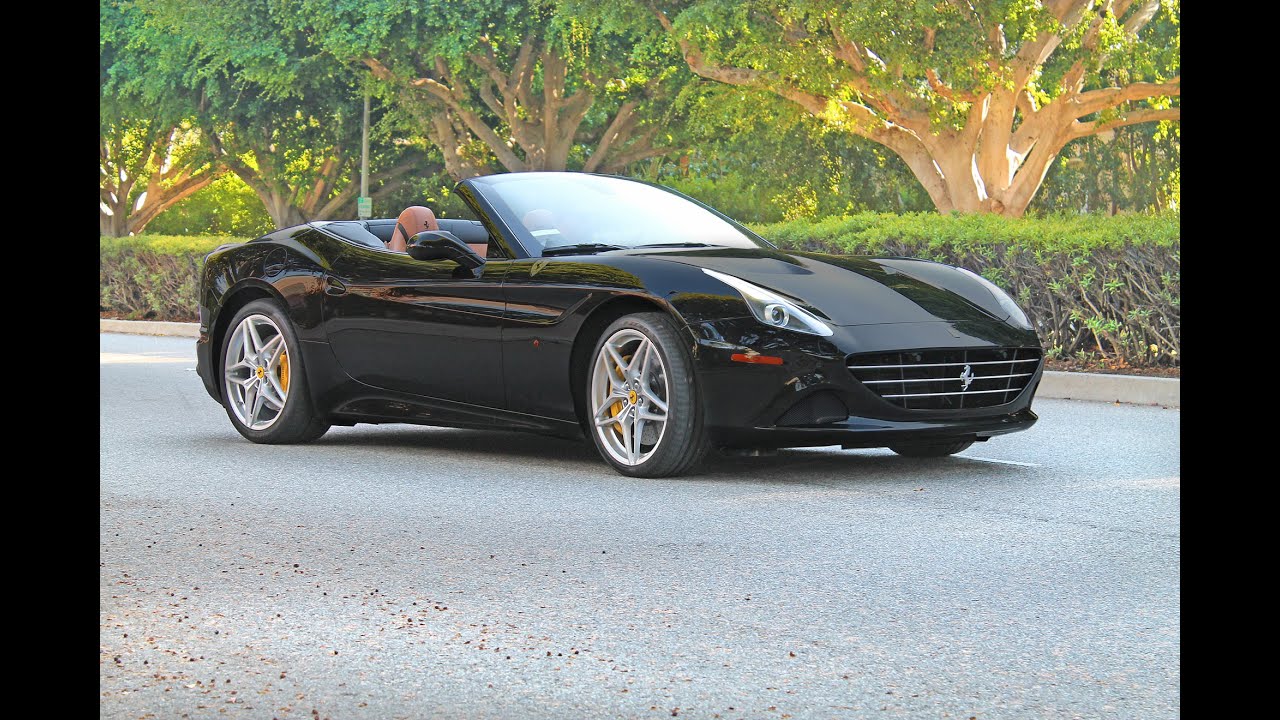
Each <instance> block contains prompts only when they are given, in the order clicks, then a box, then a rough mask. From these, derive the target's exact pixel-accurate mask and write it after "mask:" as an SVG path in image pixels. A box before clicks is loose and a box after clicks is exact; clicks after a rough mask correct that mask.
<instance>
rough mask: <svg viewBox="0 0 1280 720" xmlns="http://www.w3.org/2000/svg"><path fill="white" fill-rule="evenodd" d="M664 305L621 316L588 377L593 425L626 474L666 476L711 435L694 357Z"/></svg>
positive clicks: (690, 463)
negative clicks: (705, 421) (658, 310)
mask: <svg viewBox="0 0 1280 720" xmlns="http://www.w3.org/2000/svg"><path fill="white" fill-rule="evenodd" d="M678 333H679V331H678V330H677V328H676V327H675V325H674V324H673V323H672V322H671V320H670V319H669V318H668V317H667V316H666V315H663V314H662V313H639V314H636V315H628V316H626V317H623V318H620V319H618V320H616V321H615V322H614V323H613V324H612V325H610V326H609V327H608V328H606V329H605V331H604V334H603V335H601V337H600V340H599V341H598V342H597V343H596V347H595V352H594V353H593V355H592V357H593V358H594V360H593V361H592V363H591V367H590V370H589V371H588V375H587V378H586V382H587V411H588V412H589V413H590V416H589V417H588V418H587V427H588V430H589V434H590V435H591V439H592V441H594V442H595V445H596V449H597V450H599V451H600V455H601V456H602V457H603V458H604V459H605V461H606V462H608V463H609V464H610V465H612V466H613V468H614V469H615V470H617V471H618V472H620V473H622V474H623V475H631V476H634V477H666V476H669V475H679V474H681V473H683V472H687V471H688V470H690V469H691V468H693V467H694V466H696V465H697V464H698V463H699V462H700V461H701V460H702V458H703V456H705V455H706V452H707V448H708V447H709V446H710V441H709V440H708V437H707V431H706V428H705V427H703V420H702V409H701V404H700V401H699V397H698V388H697V382H696V378H695V376H694V372H693V358H692V357H691V356H690V354H689V351H688V350H687V349H686V348H685V347H684V346H683V345H682V344H681V343H680V337H679V334H678Z"/></svg>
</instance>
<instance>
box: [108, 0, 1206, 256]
mask: <svg viewBox="0 0 1280 720" xmlns="http://www.w3.org/2000/svg"><path fill="white" fill-rule="evenodd" d="M100 11H101V13H100V14H101V20H100V24H101V52H100V62H101V86H102V93H101V133H100V147H101V166H100V179H101V183H100V190H101V193H100V210H101V219H102V233H103V234H104V235H121V234H130V233H137V232H141V231H142V230H143V229H144V228H145V227H146V226H147V225H148V224H149V223H151V222H152V221H153V220H154V219H155V218H156V217H157V216H158V215H159V214H160V213H162V212H164V211H166V210H168V209H169V208H172V207H174V206H175V205H178V206H181V205H180V203H182V202H183V201H184V200H186V199H188V198H190V197H191V196H192V195H195V194H198V193H206V192H207V193H215V192H216V194H217V195H218V197H222V198H226V197H229V196H228V193H235V192H241V191H243V192H244V193H251V194H252V197H255V198H256V199H257V201H258V202H259V203H260V204H261V206H262V208H263V212H264V213H265V214H266V215H267V216H269V218H270V221H271V223H272V224H274V225H276V226H285V225H289V224H293V223H297V222H301V221H303V220H308V219H320V218H334V217H350V216H352V215H354V209H355V203H354V200H355V196H356V194H357V192H358V187H359V182H358V172H359V158H360V131H361V115H362V110H363V100H364V97H365V96H366V95H370V96H371V97H372V121H373V125H372V133H371V169H372V183H371V190H372V194H373V195H374V197H375V198H378V199H380V200H379V202H382V200H386V201H387V202H396V203H410V202H415V201H416V202H426V201H427V198H428V197H430V198H437V197H439V199H440V200H441V201H444V200H445V199H446V198H447V187H445V186H446V185H447V184H448V183H449V182H451V181H456V180H459V179H463V178H466V177H471V176H474V175H479V174H486V173H492V172H503V171H521V170H566V169H567V170H585V171H589V172H605V173H624V174H630V175H635V176H641V177H645V178H647V179H651V180H656V181H659V182H664V183H667V184H671V185H674V186H676V187H677V188H680V189H682V190H684V191H686V192H689V193H691V194H693V195H694V196H695V197H698V198H700V199H703V200H704V201H707V202H710V203H711V204H713V205H718V206H722V207H724V208H725V209H726V210H728V211H730V212H731V213H732V214H735V215H736V216H738V217H742V218H743V219H745V220H751V221H762V220H776V219H783V218H794V217H806V216H815V215H827V214H840V213H849V212H859V211H863V210H893V211H898V212H906V211H917V210H925V209H930V208H932V209H936V210H938V211H941V212H949V211H959V212H991V213H999V214H1005V215H1013V216H1017V215H1021V214H1023V213H1025V212H1027V211H1028V210H1029V209H1030V210H1033V211H1037V212H1039V211H1043V210H1069V211H1082V210H1089V211H1104V212H1116V211H1119V210H1124V209H1143V208H1159V207H1168V206H1170V205H1176V204H1177V202H1178V192H1177V183H1178V177H1179V174H1178V162H1179V159H1178V155H1179V142H1180V136H1179V131H1178V123H1177V121H1178V119H1179V117H1180V105H1179V100H1180V98H1179V95H1180V92H1181V82H1180V76H1179V72H1180V60H1179V57H1180V30H1179V4H1178V0H1105V1H1103V2H1099V1H1098V0H931V1H930V2H923V1H921V0H786V1H783V0H741V1H740V0H591V1H590V2H586V1H584V0H450V1H449V2H444V1H443V0H222V1H220V2H218V3H208V2H197V0H100ZM224 174H225V176H226V177H228V178H231V179H232V180H234V182H235V183H236V184H235V185H234V186H233V185H229V184H227V183H220V184H217V189H216V191H215V189H214V188H213V187H211V185H212V184H215V181H216V180H217V179H218V178H219V177H222V176H223V175H224ZM1042 187H1043V188H1044V189H1043V190H1042V189H1041V188H1042ZM236 188H242V190H237V189H236ZM441 192H444V193H445V194H444V195H439V193H441ZM210 197H213V196H212V195H211V196H210ZM237 202H239V201H237ZM201 212H202V213H204V215H203V216H207V215H208V213H207V212H205V211H201ZM245 222H248V221H245ZM241 224H243V223H241ZM249 224H250V225H252V224H253V223H252V222H249Z"/></svg>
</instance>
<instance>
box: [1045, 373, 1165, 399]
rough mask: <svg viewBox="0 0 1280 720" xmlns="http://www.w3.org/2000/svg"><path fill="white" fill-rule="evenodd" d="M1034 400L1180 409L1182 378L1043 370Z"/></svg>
mask: <svg viewBox="0 0 1280 720" xmlns="http://www.w3.org/2000/svg"><path fill="white" fill-rule="evenodd" d="M1036 397H1045V398H1059V399H1064V400H1097V401H1100V402H1122V403H1130V404H1132V405H1162V406H1164V407H1170V408H1181V407H1182V379H1181V378H1165V377H1144V376H1141V375H1107V374H1103V373H1083V372H1057V371H1054V370H1046V371H1045V372H1044V377H1042V378H1041V379H1040V389H1039V390H1037V391H1036Z"/></svg>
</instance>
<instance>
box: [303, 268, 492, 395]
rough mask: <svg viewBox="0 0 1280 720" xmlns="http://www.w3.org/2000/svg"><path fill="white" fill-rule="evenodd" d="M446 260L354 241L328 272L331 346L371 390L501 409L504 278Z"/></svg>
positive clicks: (327, 313)
mask: <svg viewBox="0 0 1280 720" xmlns="http://www.w3.org/2000/svg"><path fill="white" fill-rule="evenodd" d="M509 264H510V263H509V261H508V260H505V259H503V258H490V259H489V261H488V262H487V263H486V264H485V265H483V266H481V267H480V268H478V269H477V270H476V271H471V270H467V269H465V268H462V267H460V266H459V265H458V264H457V263H455V262H452V261H449V260H430V261H423V260H414V259H413V258H411V257H410V256H409V255H407V254H404V253H398V252H391V251H389V250H383V249H380V248H372V247H369V248H366V247H357V246H355V245H352V246H351V247H349V248H347V249H346V250H345V251H344V252H343V253H342V254H341V255H340V256H339V257H338V258H337V259H336V260H334V262H333V264H332V267H330V268H329V272H328V275H327V277H326V279H325V298H324V308H325V310H324V313H325V325H326V327H327V329H328V337H329V344H330V346H331V347H332V349H333V352H334V355H335V356H336V357H337V359H338V362H339V363H340V364H341V365H342V367H343V369H344V370H345V371H346V372H347V374H349V375H351V377H353V378H355V379H356V380H359V381H360V382H363V383H365V384H368V385H372V386H374V387H379V388H386V389H389V390H395V391H399V392H405V393H411V394H413V395H420V396H426V397H431V398H440V399H444V400H451V401H456V402H463V403H469V404H472V405H479V406H484V407H493V408H504V407H505V406H506V396H505V391H504V383H503V374H502V348H501V342H500V340H501V337H500V335H501V322H502V315H503V304H504V303H503V298H502V279H503V276H504V275H505V274H506V271H507V268H508V265H509Z"/></svg>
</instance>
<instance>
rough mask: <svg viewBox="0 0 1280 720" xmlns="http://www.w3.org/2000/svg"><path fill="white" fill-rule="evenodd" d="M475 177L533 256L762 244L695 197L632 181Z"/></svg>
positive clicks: (522, 175)
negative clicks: (664, 247)
mask: <svg viewBox="0 0 1280 720" xmlns="http://www.w3.org/2000/svg"><path fill="white" fill-rule="evenodd" d="M473 182H474V183H475V185H476V186H477V187H479V188H480V190H481V192H482V193H483V194H484V196H485V198H486V199H487V200H489V202H490V203H492V204H493V205H494V206H495V209H496V210H497V211H498V212H499V213H501V214H502V215H504V216H505V217H506V218H507V220H508V224H509V225H511V226H512V227H511V229H512V230H513V231H514V232H515V233H516V235H517V236H518V237H519V239H520V242H521V243H522V244H523V245H524V246H525V248H526V249H527V250H528V251H529V254H530V255H531V256H533V257H538V256H540V255H542V254H544V253H546V254H555V253H556V252H557V251H558V249H560V248H564V250H563V251H559V252H564V251H573V250H575V249H581V250H582V251H584V252H594V251H599V250H608V249H611V248H614V247H617V248H635V247H662V246H674V247H700V246H713V245H714V246H720V247H735V248H758V247H762V245H761V244H760V243H759V242H757V241H756V240H755V239H754V238H752V237H751V236H750V235H748V234H747V233H744V232H743V231H741V230H739V229H738V228H736V227H734V226H733V225H732V224H730V223H729V222H727V221H725V220H724V219H723V218H721V217H719V216H717V215H716V214H715V213H713V212H711V211H709V210H707V209H705V208H703V207H701V206H699V205H697V204H696V203H694V202H692V201H690V200H688V199H686V198H684V197H682V196H680V195H677V194H675V193H673V192H669V191H666V190H663V189H661V188H658V187H654V186H652V185H646V184H644V183H640V182H635V181H633V180H625V179H623V178H615V177H604V176H600V175H585V174H582V173H562V172H546V173H518V174H511V175H490V176H487V177H483V178H477V179H476V180H475V181H473Z"/></svg>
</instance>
